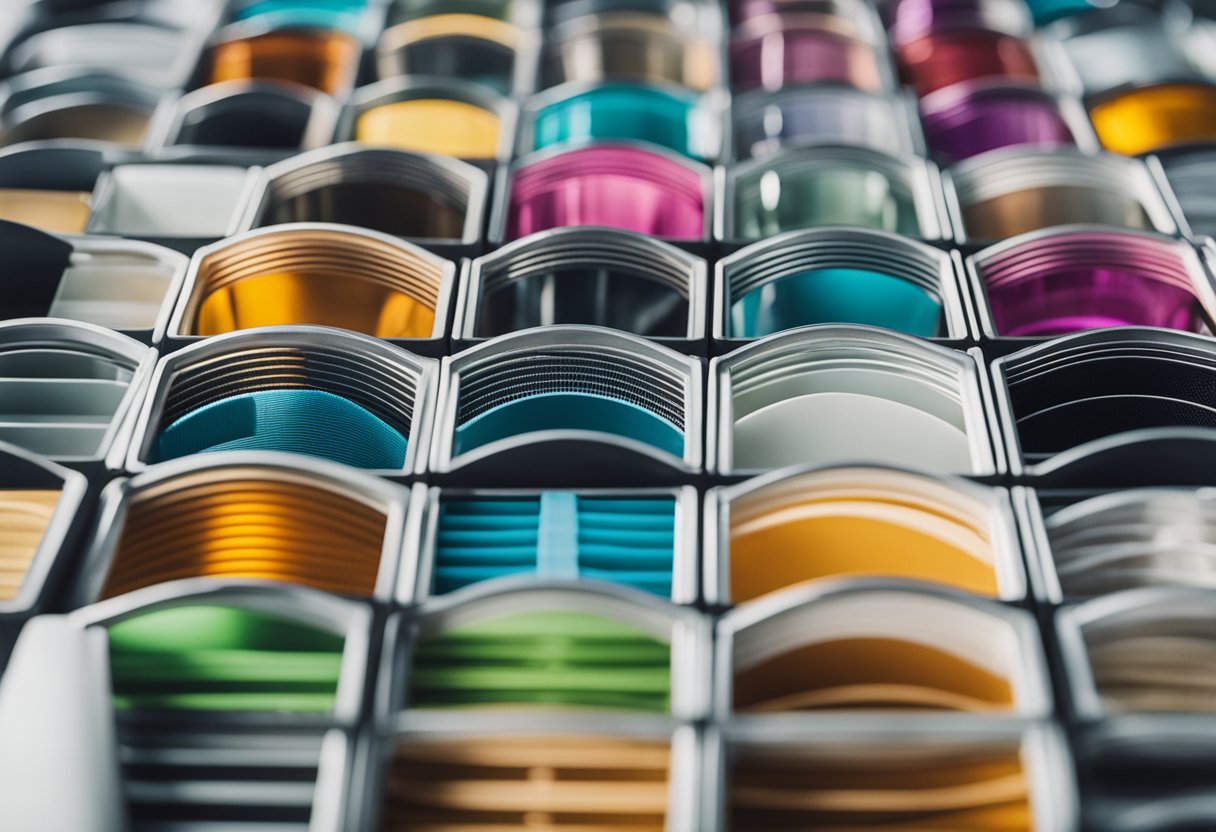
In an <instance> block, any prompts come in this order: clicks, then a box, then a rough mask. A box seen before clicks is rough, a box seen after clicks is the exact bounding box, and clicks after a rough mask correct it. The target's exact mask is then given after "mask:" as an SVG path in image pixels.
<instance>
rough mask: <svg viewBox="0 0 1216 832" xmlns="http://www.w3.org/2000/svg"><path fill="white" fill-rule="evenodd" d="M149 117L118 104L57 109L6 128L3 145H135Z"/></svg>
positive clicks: (129, 106) (138, 108)
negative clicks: (72, 141)
mask: <svg viewBox="0 0 1216 832" xmlns="http://www.w3.org/2000/svg"><path fill="white" fill-rule="evenodd" d="M151 117H152V113H151V111H150V110H147V109H144V108H142V107H135V106H131V105H127V104H119V103H114V104H106V103H98V104H80V105H78V106H71V107H60V108H57V109H54V110H48V111H47V112H45V113H41V114H39V115H36V116H33V117H31V118H28V119H25V120H24V121H21V122H19V123H17V124H13V125H10V126H9V127H8V128H6V129H5V131H4V143H5V144H17V143H19V142H35V141H51V140H54V139H92V140H95V141H99V142H114V143H115V144H122V145H129V146H138V145H140V144H142V143H143V139H144V133H145V132H146V131H147V129H148V122H149V121H150V120H151Z"/></svg>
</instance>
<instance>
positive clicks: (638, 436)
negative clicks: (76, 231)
mask: <svg viewBox="0 0 1216 832" xmlns="http://www.w3.org/2000/svg"><path fill="white" fill-rule="evenodd" d="M0 367H2V368H3V371H2V372H0V385H2V388H3V390H4V396H3V398H0V401H3V402H4V406H3V410H2V412H0V414H2V415H0V440H3V441H9V442H12V443H14V444H16V445H19V446H21V447H24V448H27V449H28V450H31V451H34V452H36V453H40V454H43V455H45V456H48V457H50V458H52V459H54V460H56V461H58V462H63V463H65V464H69V465H72V466H74V467H79V468H82V469H84V470H89V471H93V470H97V469H100V468H101V467H103V466H104V467H106V468H108V469H109V470H112V471H120V470H128V471H138V470H141V469H142V468H144V467H146V466H147V465H148V464H150V463H155V462H161V461H167V460H173V459H178V458H181V457H186V456H191V455H194V454H197V453H207V452H215V451H220V450H235V449H246V450H248V449H258V450H278V451H287V452H292V453H301V454H305V455H309V456H313V457H317V458H320V459H326V460H331V461H335V462H340V463H345V464H348V465H353V466H356V467H362V468H365V469H369V470H372V471H375V472H377V473H379V474H381V475H384V476H388V477H397V478H401V477H410V476H414V475H421V474H428V475H431V476H432V477H436V478H438V480H439V481H441V482H442V483H444V484H461V485H475V486H499V485H506V486H513V485H515V486H517V485H530V486H549V485H640V484H653V483H665V484H674V483H682V482H684V483H687V482H695V481H697V480H698V479H699V478H700V477H701V476H702V475H704V474H708V475H710V476H712V477H719V478H727V479H734V478H739V477H745V476H752V475H755V474H759V473H762V472H765V471H770V470H773V469H775V468H779V467H784V466H786V465H789V464H792V463H796V462H802V463H813V464H832V463H840V462H855V461H865V462H873V463H879V464H892V465H900V466H908V467H912V468H918V469H923V470H927V471H933V472H944V473H953V474H965V475H973V476H980V477H997V476H1002V475H1006V474H1008V475H1012V476H1014V477H1030V478H1040V477H1044V476H1051V475H1053V474H1054V473H1055V472H1057V471H1059V470H1060V469H1068V468H1069V467H1076V466H1082V467H1083V462H1084V460H1086V459H1088V458H1089V457H1090V456H1092V455H1093V454H1095V453H1101V452H1104V451H1107V450H1110V449H1115V450H1117V451H1119V452H1124V451H1123V449H1125V448H1126V447H1128V446H1135V444H1136V442H1137V441H1138V440H1142V439H1143V440H1150V439H1151V440H1155V441H1164V440H1162V437H1181V438H1182V439H1180V440H1179V441H1183V440H1188V441H1189V438H1191V437H1193V438H1194V441H1195V442H1196V443H1198V444H1199V445H1201V446H1202V445H1203V444H1204V442H1205V441H1207V438H1208V434H1209V433H1210V432H1211V430H1212V428H1213V427H1216V425H1214V424H1213V422H1212V418H1211V413H1212V411H1213V409H1216V402H1213V396H1214V395H1216V393H1214V391H1216V386H1214V385H1213V383H1212V379H1213V375H1214V374H1216V346H1214V345H1213V341H1212V339H1211V338H1210V337H1208V336H1202V335H1193V334H1189V333H1183V332H1175V331H1171V330H1164V329H1148V328H1115V329H1106V330H1095V331H1090V332H1082V333H1077V334H1074V335H1069V336H1064V337H1062V338H1057V339H1054V340H1051V341H1046V342H1042V343H1038V344H1036V345H1034V346H1030V347H1027V348H1025V349H1022V350H1021V351H1019V352H1016V353H1014V354H1012V355H1009V356H1006V357H1004V358H1000V359H997V360H996V361H995V362H993V364H992V368H991V369H992V374H991V375H989V372H988V367H987V366H986V362H985V360H984V357H983V354H982V353H981V352H980V350H979V349H978V348H976V347H972V348H970V349H969V350H966V351H962V350H955V349H949V348H947V347H944V346H941V345H938V344H933V343H930V342H927V341H923V340H917V339H914V338H911V337H909V336H906V335H901V334H899V333H895V332H891V331H887V330H881V329H876V328H872V327H862V326H844V325H823V326H816V327H804V328H799V329H795V330H789V331H787V332H784V333H780V334H777V335H773V336H769V337H767V338H764V339H760V340H759V341H756V342H755V343H753V344H750V345H748V346H746V347H743V348H740V349H738V350H736V351H735V352H733V353H731V354H729V355H727V356H725V357H719V358H715V359H713V360H712V361H711V362H710V363H709V368H708V369H709V380H708V385H706V382H705V378H704V373H705V363H704V361H703V360H702V359H699V358H694V357H690V356H686V355H682V354H680V353H676V352H674V351H672V350H669V349H667V348H665V347H663V346H660V345H658V344H655V343H653V342H650V341H646V340H644V339H641V338H638V337H636V336H632V335H628V334H625V333H621V332H617V331H615V330H609V329H603V328H598V327H575V326H552V327H539V328H535V329H529V330H524V331H522V332H519V333H514V334H511V335H504V336H501V337H498V338H495V339H492V340H490V341H487V342H485V343H484V344H480V345H478V346H476V347H473V348H470V349H468V350H465V351H464V352H462V353H460V354H458V355H456V356H450V357H446V358H444V359H442V360H441V361H439V360H436V359H431V358H423V357H419V356H416V355H413V354H411V353H409V352H406V351H405V350H402V349H400V348H398V347H396V346H393V345H390V344H387V343H385V342H383V341H380V340H377V339H373V338H369V337H367V336H362V335H358V334H355V333H351V332H347V331H343V330H336V329H326V328H318V327H267V328H258V329H252V330H246V331H243V332H236V333H229V334H225V335H221V336H216V337H213V338H209V339H205V340H203V341H201V342H200V343H198V344H196V345H193V346H191V347H188V348H185V349H182V350H180V351H178V352H175V353H173V354H170V355H168V356H166V357H164V358H162V359H160V360H159V362H158V361H157V358H156V352H155V351H154V350H152V349H151V348H149V347H145V346H142V345H140V344H139V343H138V342H135V341H133V340H131V339H129V338H126V337H124V336H121V335H117V334H115V333H112V332H109V331H107V330H104V329H101V328H100V327H96V326H91V325H85V324H77V323H70V322H67V321H62V320H57V319H22V320H18V321H12V322H6V323H0ZM808 426H813V428H812V429H808ZM1201 482H1206V480H1201Z"/></svg>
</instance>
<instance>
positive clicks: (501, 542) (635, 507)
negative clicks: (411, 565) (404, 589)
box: [432, 492, 675, 597]
mask: <svg viewBox="0 0 1216 832" xmlns="http://www.w3.org/2000/svg"><path fill="white" fill-rule="evenodd" d="M674 547H675V501H674V500H672V499H669V498H656V499H613V498H601V497H583V496H578V495H575V494H572V493H570V492H545V493H544V494H543V495H541V496H540V497H538V498H531V499H522V500H449V501H445V502H444V503H443V505H442V507H441V508H440V514H439V530H438V538H437V540H436V547H435V566H434V570H433V580H432V592H434V593H435V594H440V595H441V594H443V593H446V592H453V591H455V590H458V589H463V588H464V587H466V586H471V585H472V584H476V583H480V582H481V581H488V580H492V579H494V578H503V577H508V576H511V575H539V576H540V577H565V578H590V579H593V580H601V581H611V582H613V583H619V584H624V585H625V586H631V587H633V588H635V589H641V590H643V591H645V592H652V593H654V594H655V595H661V596H663V597H670V595H671V569H672V562H673V560H674Z"/></svg>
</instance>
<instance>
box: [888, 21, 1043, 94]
mask: <svg viewBox="0 0 1216 832" xmlns="http://www.w3.org/2000/svg"><path fill="white" fill-rule="evenodd" d="M896 59H897V60H898V62H899V66H900V69H901V71H902V72H903V75H904V80H906V81H907V82H908V83H909V84H911V85H912V87H913V88H915V90H916V93H917V94H918V95H922V96H923V95H928V94H929V93H931V92H933V91H934V90H940V89H943V88H944V87H948V86H950V85H951V84H957V83H959V82H960V81H975V80H978V79H981V78H1004V79H1008V80H1012V81H1026V82H1031V83H1033V82H1035V81H1037V80H1038V78H1039V72H1038V69H1037V68H1036V66H1035V63H1034V58H1033V57H1032V56H1031V53H1030V47H1029V46H1028V45H1027V43H1026V41H1023V40H1021V39H1020V38H1016V37H1013V36H1011V35H1006V34H1002V33H1000V32H992V31H985V30H982V29H972V30H965V29H964V30H947V31H939V32H934V33H931V34H928V35H925V36H924V37H922V38H920V39H919V40H915V41H913V42H911V43H908V44H905V45H904V46H902V47H900V48H899V49H898V50H897V51H896Z"/></svg>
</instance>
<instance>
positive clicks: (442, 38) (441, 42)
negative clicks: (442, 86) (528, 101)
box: [376, 13, 520, 94]
mask: <svg viewBox="0 0 1216 832" xmlns="http://www.w3.org/2000/svg"><path fill="white" fill-rule="evenodd" d="M519 41H520V33H519V30H518V29H516V27H515V26H513V25H512V24H510V23H507V22H506V21H503V20H498V19H495V18H492V17H484V16H482V15H480V14H464V13H454V14H434V15H429V16H427V17H420V18H416V19H413V20H408V21H406V22H404V23H399V24H397V25H396V26H393V27H391V28H389V29H386V30H385V31H384V33H383V34H382V35H381V36H380V40H379V42H378V43H377V45H376V67H377V70H378V73H379V76H380V77H381V78H398V77H402V76H409V75H431V76H440V77H448V78H463V79H464V80H466V81H473V82H475V83H478V84H482V85H484V86H486V87H489V88H490V89H492V90H494V91H495V92H499V93H503V94H507V93H510V92H511V90H512V86H513V81H514V76H515V62H516V49H517V48H518V46H519Z"/></svg>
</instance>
